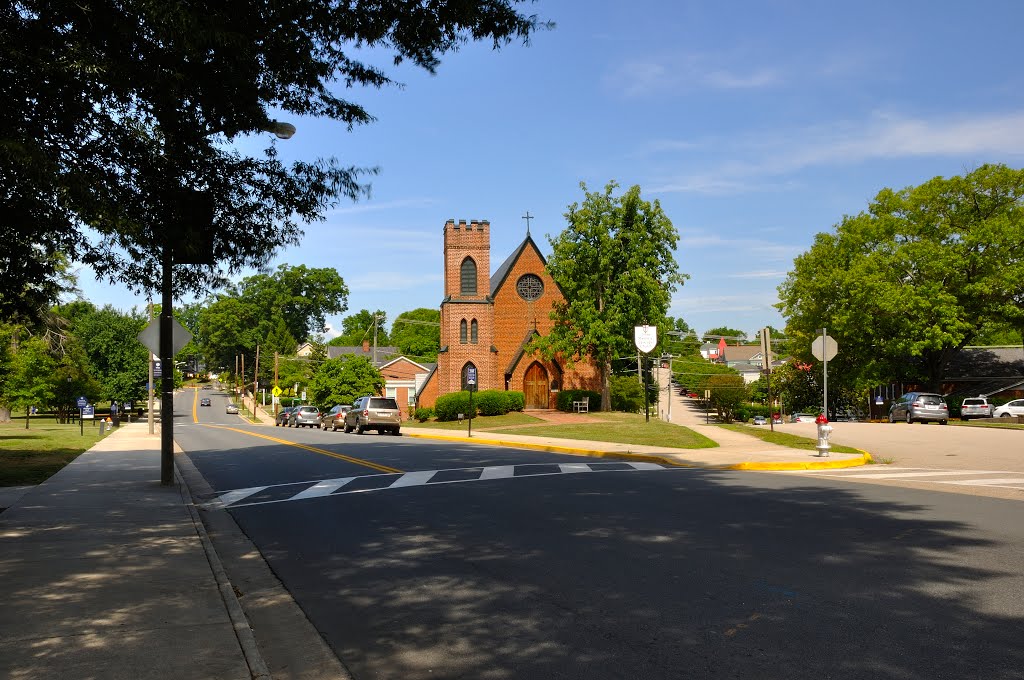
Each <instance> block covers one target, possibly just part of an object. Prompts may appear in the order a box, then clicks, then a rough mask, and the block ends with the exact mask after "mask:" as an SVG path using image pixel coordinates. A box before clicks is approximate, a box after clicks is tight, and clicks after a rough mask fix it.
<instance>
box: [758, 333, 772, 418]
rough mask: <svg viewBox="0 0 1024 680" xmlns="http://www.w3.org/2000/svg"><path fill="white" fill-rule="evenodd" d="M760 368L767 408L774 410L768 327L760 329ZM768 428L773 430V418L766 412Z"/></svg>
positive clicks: (770, 341) (770, 334) (770, 339)
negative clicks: (762, 374) (765, 392)
mask: <svg viewBox="0 0 1024 680" xmlns="http://www.w3.org/2000/svg"><path fill="white" fill-rule="evenodd" d="M761 370H762V372H763V373H764V379H765V380H766V381H767V383H768V408H769V409H772V410H774V406H775V402H774V401H773V400H772V333H771V331H770V330H768V327H767V326H766V327H764V328H762V329H761ZM768 415H769V418H768V428H769V429H770V430H771V431H772V432H775V418H772V417H771V413H769V414H768Z"/></svg>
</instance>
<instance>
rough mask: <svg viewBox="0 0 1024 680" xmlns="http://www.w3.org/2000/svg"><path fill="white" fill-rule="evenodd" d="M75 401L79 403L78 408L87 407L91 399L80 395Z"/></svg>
mask: <svg viewBox="0 0 1024 680" xmlns="http://www.w3.org/2000/svg"><path fill="white" fill-rule="evenodd" d="M75 403H76V404H78V408H85V407H86V406H88V405H89V400H88V399H86V398H85V397H79V398H78V399H76V400H75Z"/></svg>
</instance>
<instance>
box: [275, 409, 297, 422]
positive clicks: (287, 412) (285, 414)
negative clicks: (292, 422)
mask: <svg viewBox="0 0 1024 680" xmlns="http://www.w3.org/2000/svg"><path fill="white" fill-rule="evenodd" d="M294 410H295V407H294V406H286V407H285V408H283V409H281V410H280V411H278V412H277V417H276V418H274V426H275V427H276V426H278V425H280V426H281V427H288V418H289V416H291V414H292V411H294Z"/></svg>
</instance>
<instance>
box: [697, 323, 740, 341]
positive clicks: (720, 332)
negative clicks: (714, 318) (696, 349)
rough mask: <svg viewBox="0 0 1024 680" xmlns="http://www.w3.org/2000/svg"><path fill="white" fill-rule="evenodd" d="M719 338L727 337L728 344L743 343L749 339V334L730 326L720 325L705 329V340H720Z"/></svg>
mask: <svg viewBox="0 0 1024 680" xmlns="http://www.w3.org/2000/svg"><path fill="white" fill-rule="evenodd" d="M719 338H725V342H726V344H729V345H735V344H737V343H740V344H743V343H746V341H747V334H746V333H744V332H743V331H739V330H736V329H735V328H729V327H728V326H719V327H718V328H710V329H708V330H706V331H704V342H718V340H719Z"/></svg>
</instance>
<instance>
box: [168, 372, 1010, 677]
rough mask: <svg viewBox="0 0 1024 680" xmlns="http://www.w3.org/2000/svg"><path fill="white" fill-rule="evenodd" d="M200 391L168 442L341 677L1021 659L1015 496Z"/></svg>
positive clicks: (677, 672)
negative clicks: (686, 463)
mask: <svg viewBox="0 0 1024 680" xmlns="http://www.w3.org/2000/svg"><path fill="white" fill-rule="evenodd" d="M205 394H206V395H209V394H210V393H209V392H207V393H205ZM210 396H211V398H212V399H213V406H212V407H209V408H202V409H198V410H196V415H195V418H193V416H192V407H191V403H186V399H188V400H190V399H192V395H191V394H186V395H184V397H179V402H178V406H179V409H180V411H181V414H185V415H183V416H182V415H179V417H177V418H176V421H175V424H176V431H175V436H176V440H177V441H178V443H179V444H180V445H181V446H182V448H183V449H184V450H185V451H186V452H187V453H188V455H189V458H190V459H191V460H192V462H193V463H194V464H195V466H196V467H197V468H198V469H199V471H200V472H201V473H202V474H203V476H204V477H205V478H206V479H207V481H208V482H209V484H210V485H211V486H212V487H213V489H214V492H215V493H214V494H213V496H212V497H211V498H210V499H209V500H211V501H213V500H215V498H218V497H219V498H221V499H226V500H227V501H229V502H228V503H227V508H228V512H230V513H231V515H232V516H233V517H234V519H235V521H236V522H237V523H238V524H239V526H240V527H241V528H242V529H243V530H244V532H245V533H246V534H247V535H248V536H249V538H250V539H251V540H252V541H253V542H254V543H255V545H256V546H257V547H258V548H259V550H260V552H261V553H262V555H263V557H264V558H265V559H266V560H267V562H268V563H269V565H270V566H271V568H272V569H273V570H274V572H275V573H276V574H277V576H278V577H279V578H280V579H281V581H282V583H283V584H284V585H285V587H286V588H287V589H288V590H289V591H290V593H291V594H292V596H293V597H294V598H295V599H296V601H297V602H298V603H299V605H300V606H301V607H302V608H303V610H304V611H305V612H306V614H307V616H308V617H309V619H310V620H311V621H312V622H313V624H314V625H315V626H316V628H317V629H318V630H319V631H320V633H321V635H322V636H323V637H324V639H325V640H326V641H327V642H328V644H329V645H330V646H331V647H332V649H333V650H334V651H335V653H336V654H337V655H338V656H339V657H340V658H341V659H342V660H343V662H344V663H345V665H346V666H347V667H348V668H349V670H350V671H351V673H352V675H353V676H354V677H355V678H358V679H360V680H362V679H369V678H395V679H398V678H402V679H416V678H495V679H500V678H609V679H611V678H680V677H706V678H747V677H779V678H781V677H785V678H815V679H819V678H865V677H872V678H893V679H896V678H899V679H901V680H905V679H907V678H921V679H925V678H927V679H929V680H931V679H935V678H957V679H960V678H968V677H971V678H974V677H977V678H988V679H1004V678H1007V679H1008V678H1022V677H1024V671H1022V669H1024V645H1021V639H1024V638H1022V635H1024V573H1022V571H1024V570H1022V566H1021V565H1022V564H1024V503H1021V502H1019V501H1012V500H1003V499H996V498H981V497H973V496H965V495H957V494H949V493H940V492H932V491H927V490H921V489H907V488H897V487H889V486H876V485H867V484H863V485H851V484H844V483H842V482H840V481H836V480H830V479H819V478H810V477H803V476H798V475H780V474H770V473H768V474H766V473H754V472H746V473H744V472H732V473H727V472H720V471H719V472H716V471H703V470H692V469H635V468H632V467H630V466H629V465H626V464H622V463H619V464H616V463H611V464H609V463H605V464H604V465H603V466H602V465H599V464H598V463H597V462H595V461H594V460H593V459H586V458H577V457H572V456H561V455H555V454H549V453H543V452H534V451H519V450H514V449H504V448H490V447H477V446H453V445H451V444H449V443H443V442H431V441H426V440H414V439H410V438H405V437H397V438H396V437H388V436H377V435H363V436H361V437H360V436H357V435H354V434H352V435H346V434H343V433H340V432H339V433H331V432H322V431H319V430H311V429H291V428H288V429H283V428H274V427H268V426H262V427H253V426H248V425H245V424H244V423H243V422H242V421H241V420H240V419H238V418H237V417H235V416H226V414H224V409H223V397H222V396H220V395H219V394H217V393H213V394H212V395H210ZM194 419H195V420H198V421H199V422H198V423H195V422H193V420H194ZM936 429H938V428H937V427H936ZM944 429H945V430H949V429H950V428H944ZM268 437H269V439H268ZM275 440H276V441H275ZM482 468H487V469H489V470H490V472H489V473H481V469H482ZM585 470H592V471H591V472H586V471H585ZM429 471H440V472H434V473H432V474H428V472H429ZM415 473H421V474H418V475H417V474H415ZM487 476H489V477H490V478H486V479H481V477H487ZM231 492H234V494H233V495H227V494H229V493H231Z"/></svg>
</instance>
